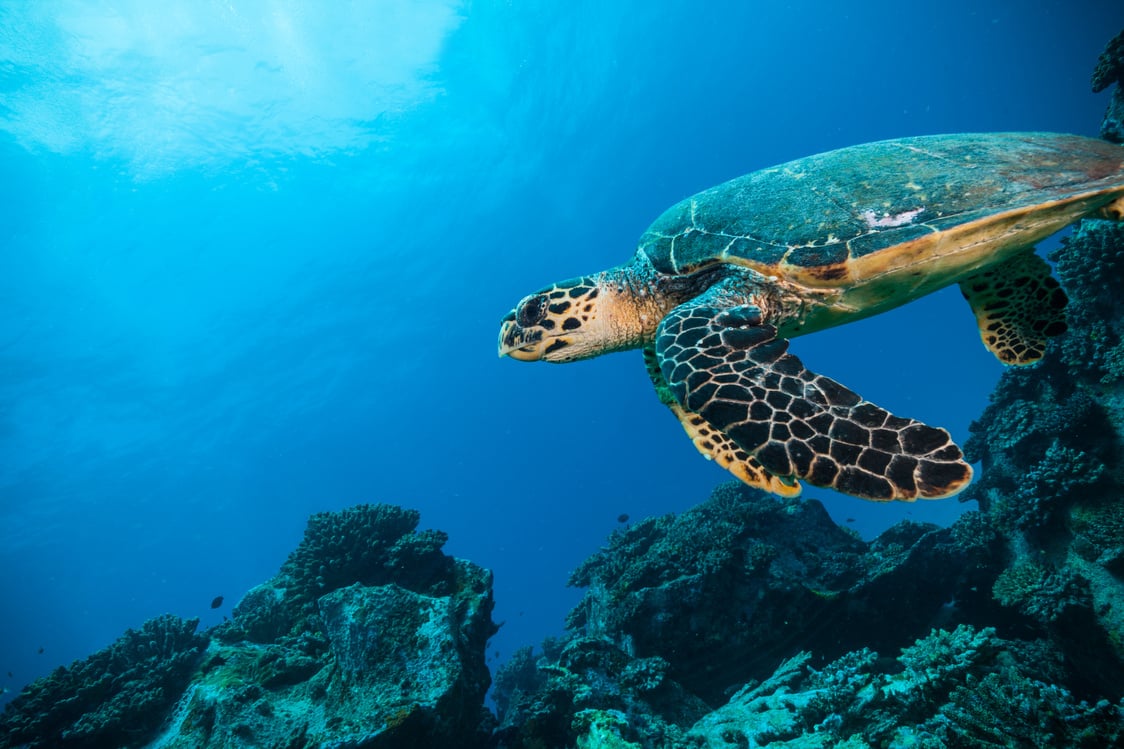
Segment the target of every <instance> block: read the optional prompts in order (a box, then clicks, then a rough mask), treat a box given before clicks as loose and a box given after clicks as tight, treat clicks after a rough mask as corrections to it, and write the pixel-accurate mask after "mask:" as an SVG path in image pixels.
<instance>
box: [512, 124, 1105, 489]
mask: <svg viewBox="0 0 1124 749" xmlns="http://www.w3.org/2000/svg"><path fill="white" fill-rule="evenodd" d="M1122 214H1124V148H1121V147H1120V146H1116V145H1113V144H1111V143H1107V142H1105V141H1101V140H1096V139H1092V138H1083V137H1080V136H1073V135H1059V134H1053V133H987V134H959V135H943V136H926V137H918V138H903V139H897V140H890V141H881V142H879V143H871V144H865V145H861V146H853V147H850V148H844V149H840V150H838V151H831V152H829V153H825V154H819V155H817V156H811V157H808V158H805V159H800V160H797V161H793V162H789V163H787V164H782V165H779V166H776V167H772V168H769V169H763V170H761V171H758V172H754V173H752V174H748V175H746V176H744V177H739V178H738V179H734V180H731V181H729V182H726V183H723V184H721V185H718V186H717V187H713V188H711V189H709V190H706V191H704V192H702V193H699V194H697V195H695V196H693V197H690V198H688V199H686V200H683V201H681V202H680V203H678V204H676V205H674V206H672V207H671V208H670V209H668V210H667V211H666V212H665V213H664V214H663V215H662V216H660V217H659V218H658V219H656V221H655V222H654V223H653V224H652V226H651V227H650V228H649V229H648V231H647V232H645V234H644V235H643V236H642V238H641V240H640V246H639V249H638V250H637V252H636V254H635V256H634V257H633V258H632V260H630V261H629V262H628V263H625V264H624V265H621V266H617V267H615V268H611V269H609V270H607V271H602V272H601V273H597V274H593V275H589V276H582V277H580V278H576V279H570V280H568V281H564V282H562V283H559V284H555V285H552V286H549V287H547V288H545V289H542V290H540V291H538V292H535V293H534V294H531V295H529V296H527V297H524V298H523V299H522V300H521V301H520V302H519V304H517V305H516V307H515V309H514V310H512V311H511V312H510V313H509V314H508V315H507V316H506V317H504V319H503V323H502V326H501V330H500V341H499V352H500V355H501V356H504V355H506V356H510V357H511V358H513V359H517V360H521V361H536V360H544V361H552V362H566V361H574V360H577V359H584V358H588V357H591V356H599V355H601V354H605V353H610V352H613V351H620V350H625V349H631V348H642V349H643V351H644V357H645V363H646V365H647V368H648V373H649V376H650V377H651V379H652V382H653V385H654V386H655V388H656V392H657V394H658V395H659V397H660V400H661V401H663V402H664V403H665V404H666V405H667V406H669V407H670V408H671V410H672V412H673V413H675V415H676V417H677V418H678V419H679V421H680V422H681V423H682V425H683V427H684V429H685V430H686V431H687V434H688V435H689V436H690V437H691V440H692V442H693V443H694V444H695V446H696V447H697V448H698V449H699V451H700V452H702V453H703V454H704V455H705V456H707V457H709V458H713V459H715V460H717V461H718V462H719V463H720V465H722V466H723V467H725V468H726V469H727V470H729V471H730V472H731V473H733V474H734V475H735V476H737V477H738V478H739V479H741V480H742V481H744V482H745V483H747V484H749V485H751V486H756V487H759V488H761V489H764V490H766V491H771V492H774V493H778V494H783V495H788V496H791V495H795V494H798V493H799V492H800V484H799V481H800V480H803V481H806V482H808V483H810V484H812V485H814V486H822V487H829V488H833V489H836V490H838V491H841V492H844V493H847V494H851V495H854V496H857V497H862V498H864V499H871V500H877V501H888V500H895V499H897V500H906V501H912V500H915V499H917V498H939V497H946V496H950V495H953V494H955V493H957V492H959V491H960V490H961V489H963V488H964V487H965V486H967V484H968V483H969V482H970V481H971V477H972V470H971V467H970V466H969V465H968V464H967V463H965V462H964V460H963V455H962V453H961V451H960V448H959V447H957V446H956V444H955V443H954V442H953V441H952V439H951V438H950V436H949V434H948V432H946V431H945V430H943V429H939V428H936V427H931V426H928V425H926V424H922V423H921V422H918V421H916V420H913V419H907V418H902V417H898V416H895V415H893V414H891V413H889V412H887V411H886V410H884V409H882V408H879V407H878V406H875V405H874V404H872V403H870V402H869V401H865V400H863V399H862V398H861V397H860V396H858V395H857V394H856V393H854V392H853V391H851V390H849V389H847V388H846V387H844V386H842V385H840V384H839V383H837V382H835V381H834V380H831V379H829V378H827V377H824V376H822V375H817V374H815V373H813V372H810V371H809V370H808V369H807V368H806V367H804V365H803V364H802V363H801V362H800V360H799V359H797V358H796V357H795V356H794V355H793V354H790V353H788V339H789V338H792V337H795V336H798V335H804V334H806V333H811V332H815V331H817V330H822V329H825V328H828V327H832V326H835V325H840V324H843V323H846V322H850V321H852V320H857V319H860V318H863V317H868V316H870V315H874V314H878V313H881V312H884V311H886V310H889V309H892V308H894V307H897V306H899V305H902V304H905V303H907V302H910V301H912V300H914V299H917V298H918V297H920V296H923V295H925V294H928V293H930V292H933V291H936V290H937V289H940V288H943V287H945V286H948V285H950V284H953V283H958V284H959V285H960V289H961V291H962V292H963V294H964V296H965V298H966V299H967V300H968V302H969V305H970V306H971V308H972V311H973V313H974V314H975V316H976V320H977V323H978V327H979V330H980V336H981V339H982V340H983V343H984V345H985V346H987V348H988V349H989V350H991V351H992V352H993V353H994V354H995V355H996V356H997V357H998V358H999V359H1000V360H1001V361H1003V362H1004V363H1006V364H1012V365H1026V364H1032V363H1034V362H1035V361H1037V360H1038V359H1040V358H1041V357H1042V355H1043V353H1044V351H1045V347H1046V341H1047V340H1048V339H1049V338H1050V337H1053V336H1056V335H1059V334H1060V333H1062V332H1064V330H1065V320H1064V311H1065V305H1066V297H1065V293H1064V292H1063V291H1062V289H1061V288H1060V286H1059V285H1058V283H1057V281H1056V280H1055V279H1054V278H1052V276H1051V274H1050V268H1049V266H1048V265H1047V264H1046V263H1045V262H1044V261H1043V260H1042V259H1041V258H1040V257H1038V256H1037V255H1035V254H1034V244H1035V243H1036V242H1038V241H1039V240H1041V239H1043V238H1044V237H1047V236H1049V235H1051V234H1053V233H1054V232H1056V231H1058V230H1059V229H1061V228H1063V227H1064V226H1066V225H1068V224H1070V223H1073V222H1074V221H1077V220H1078V219H1080V218H1082V217H1085V216H1090V215H1102V216H1107V217H1110V218H1116V219H1119V218H1120V217H1121V215H1122Z"/></svg>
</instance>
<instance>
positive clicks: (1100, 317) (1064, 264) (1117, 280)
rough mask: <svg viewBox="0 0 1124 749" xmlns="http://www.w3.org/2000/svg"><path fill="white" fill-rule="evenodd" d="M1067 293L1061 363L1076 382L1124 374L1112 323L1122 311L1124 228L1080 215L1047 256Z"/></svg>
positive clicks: (1122, 356) (1108, 379)
mask: <svg viewBox="0 0 1124 749" xmlns="http://www.w3.org/2000/svg"><path fill="white" fill-rule="evenodd" d="M1050 259H1051V260H1053V261H1055V263H1056V264H1057V265H1056V267H1057V273H1058V277H1059V278H1060V279H1061V281H1062V284H1063V286H1065V289H1066V291H1067V292H1068V294H1069V295H1070V297H1071V301H1072V303H1071V304H1070V306H1069V308H1068V309H1067V311H1066V317H1067V319H1068V322H1069V324H1070V331H1069V333H1068V334H1067V335H1066V336H1064V337H1063V338H1062V339H1061V356H1062V361H1063V362H1064V363H1065V364H1066V365H1067V366H1068V367H1069V369H1070V371H1071V372H1072V373H1073V374H1074V375H1075V376H1076V377H1077V378H1078V379H1080V380H1084V381H1090V382H1099V383H1100V384H1109V383H1112V382H1116V381H1119V380H1120V379H1122V378H1124V346H1122V342H1121V335H1120V330H1119V327H1118V326H1117V325H1115V324H1114V323H1113V321H1114V320H1119V319H1120V317H1121V313H1122V312H1124V309H1122V304H1121V299H1120V295H1119V294H1117V293H1116V289H1119V288H1120V286H1121V283H1122V281H1124V226H1122V225H1121V224H1120V222H1117V221H1108V220H1104V219H1085V220H1083V221H1081V223H1080V224H1078V225H1077V227H1076V228H1075V229H1074V230H1073V233H1072V234H1070V235H1069V236H1068V237H1064V238H1063V239H1062V246H1061V247H1060V248H1059V249H1057V250H1055V251H1054V252H1052V253H1051V254H1050Z"/></svg>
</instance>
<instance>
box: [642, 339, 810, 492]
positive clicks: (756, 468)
mask: <svg viewBox="0 0 1124 749" xmlns="http://www.w3.org/2000/svg"><path fill="white" fill-rule="evenodd" d="M644 366H645V367H647V369H648V376H649V377H650V378H652V384H653V385H654V386H655V388H656V394H657V395H658V396H659V398H660V401H661V402H662V403H663V404H664V405H665V406H667V407H668V408H670V409H671V412H672V413H673V414H675V418H677V419H679V423H680V424H682V425H683V429H684V431H686V432H687V436H688V437H690V438H691V442H692V443H693V444H694V445H695V447H696V448H697V449H698V451H699V452H700V453H702V454H703V456H704V457H706V459H707V460H713V461H714V462H716V463H718V465H720V466H722V467H723V468H725V469H726V470H727V471H729V472H730V473H732V474H734V476H736V477H738V479H740V480H741V481H742V482H744V483H746V484H748V485H749V486H752V487H755V488H757V489H761V490H763V491H767V492H771V493H773V494H779V495H781V496H782V497H796V496H799V494H800V484H799V483H797V482H796V481H795V480H794V479H793V478H792V477H790V476H774V475H773V474H771V473H769V472H768V471H767V470H765V466H763V465H761V464H760V463H758V462H757V460H756V459H754V458H753V456H751V455H750V454H749V453H747V452H746V451H745V450H743V449H742V448H741V447H739V446H738V444H737V443H736V442H734V441H733V440H732V439H730V438H729V437H727V436H726V435H725V434H723V433H722V432H720V431H718V430H717V429H715V428H714V427H712V426H711V425H710V424H708V423H707V422H706V419H704V418H703V417H701V416H699V415H698V414H697V413H692V412H691V411H688V410H687V409H685V408H683V406H682V405H681V404H680V403H679V402H678V401H676V400H675V396H674V395H672V393H671V390H670V388H668V386H667V380H665V379H664V377H663V373H662V372H661V371H660V364H659V359H658V358H657V357H656V350H655V349H654V348H652V347H651V346H646V347H645V348H644Z"/></svg>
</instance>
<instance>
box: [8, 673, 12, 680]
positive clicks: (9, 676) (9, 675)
mask: <svg viewBox="0 0 1124 749" xmlns="http://www.w3.org/2000/svg"><path fill="white" fill-rule="evenodd" d="M8 678H9V679H10V678H12V672H11V671H9V672H8Z"/></svg>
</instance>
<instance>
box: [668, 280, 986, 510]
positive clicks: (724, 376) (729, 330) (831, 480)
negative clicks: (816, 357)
mask: <svg viewBox="0 0 1124 749" xmlns="http://www.w3.org/2000/svg"><path fill="white" fill-rule="evenodd" d="M728 293H729V292H728V291H727V290H723V289H721V288H717V289H714V290H712V291H710V292H708V293H707V294H704V295H702V296H701V297H699V298H698V299H696V300H694V301H692V302H689V303H687V304H683V305H680V306H679V307H677V308H675V309H674V310H672V311H671V312H670V313H669V314H668V315H667V316H666V317H665V318H664V320H663V322H662V323H661V324H660V326H659V331H658V333H657V335H656V342H655V351H656V356H657V359H658V360H659V363H660V371H661V372H662V374H663V376H664V378H665V379H666V381H667V384H668V387H669V388H670V390H671V392H672V394H673V395H674V396H675V399H676V401H678V402H679V403H681V404H683V407H684V408H685V409H687V410H688V411H691V412H694V413H697V414H698V415H700V416H701V417H702V418H703V419H705V420H706V421H707V423H709V424H711V425H712V426H714V427H715V428H717V429H718V430H720V431H721V432H722V433H723V434H725V435H726V436H728V437H729V438H730V439H731V440H732V441H733V442H735V443H736V444H737V445H738V446H739V447H740V448H742V449H743V450H745V451H746V452H747V453H748V454H749V455H750V456H752V458H753V459H754V461H755V462H756V463H757V464H759V465H760V466H762V467H764V469H765V470H766V471H768V472H769V473H770V474H772V475H773V476H777V477H797V478H801V479H804V480H805V481H807V482H808V483H810V484H814V485H816V486H823V487H830V488H832V489H836V490H838V491H841V492H844V493H846V494H852V495H854V496H857V497H862V498H865V499H872V500H879V501H888V500H893V499H901V500H914V499H917V498H926V499H934V498H938V497H945V496H949V495H951V494H955V493H956V492H958V491H960V490H961V489H962V488H964V486H966V485H967V484H968V482H969V481H971V479H972V469H971V467H970V466H969V465H968V464H967V463H965V462H964V460H963V456H962V454H961V452H960V448H959V447H957V446H956V445H955V444H954V443H953V442H952V439H951V438H950V437H949V434H948V432H946V431H945V430H943V429H937V428H935V427H930V426H927V425H925V424H922V423H921V422H919V421H915V420H913V419H904V418H901V417H898V416H894V415H893V414H891V413H889V412H888V411H886V410H885V409H882V408H879V407H878V406H876V405H874V404H873V403H870V402H869V401H864V400H863V399H862V398H861V397H859V396H858V395H857V394H856V393H854V392H853V391H851V390H849V389H847V388H845V387H844V386H842V385H840V384H839V383H837V382H835V381H834V380H832V379H829V378H827V377H824V376H822V375H817V374H814V373H813V372H810V371H808V369H807V368H805V367H804V365H803V364H802V363H801V362H800V360H799V359H798V358H796V357H795V356H793V355H792V354H789V353H787V351H788V341H785V340H783V339H779V338H777V337H776V328H774V327H773V326H772V325H768V324H766V323H765V322H764V321H763V320H762V317H761V312H760V310H759V309H758V308H757V307H755V306H753V305H750V304H746V305H743V306H738V307H729V306H714V304H713V303H712V302H713V299H714V298H715V296H716V295H718V296H728Z"/></svg>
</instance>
